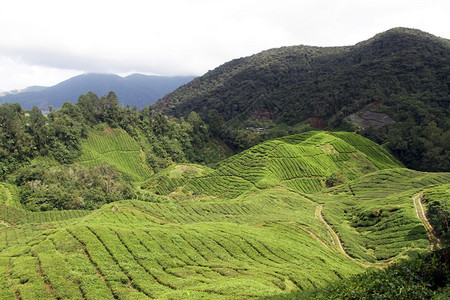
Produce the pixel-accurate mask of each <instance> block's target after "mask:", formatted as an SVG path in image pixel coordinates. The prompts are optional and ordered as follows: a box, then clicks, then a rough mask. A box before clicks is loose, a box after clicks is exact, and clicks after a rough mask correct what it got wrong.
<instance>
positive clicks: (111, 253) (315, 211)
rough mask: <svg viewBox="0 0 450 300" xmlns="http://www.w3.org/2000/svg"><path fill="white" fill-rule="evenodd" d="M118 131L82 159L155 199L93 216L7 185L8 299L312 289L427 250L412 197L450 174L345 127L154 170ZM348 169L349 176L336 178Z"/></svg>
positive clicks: (2, 264)
mask: <svg viewBox="0 0 450 300" xmlns="http://www.w3.org/2000/svg"><path fill="white" fill-rule="evenodd" d="M106 129H107V130H103V131H99V132H97V133H94V132H92V133H91V134H89V136H88V138H87V140H86V141H85V142H83V143H82V147H83V153H84V154H83V155H82V156H81V157H80V158H79V163H81V164H84V165H86V164H88V165H92V166H93V165H96V164H98V165H100V164H102V162H103V161H108V163H110V164H112V165H116V166H117V168H118V169H120V170H121V171H122V172H124V173H127V174H129V176H130V178H133V180H135V182H143V184H139V185H140V189H141V190H145V191H147V192H149V193H150V192H151V195H153V196H151V197H150V198H147V199H146V201H141V200H138V198H136V199H134V200H121V201H116V202H112V203H109V204H105V205H103V206H102V207H101V208H99V209H96V210H93V211H87V210H63V211H48V212H30V211H27V210H25V209H24V208H23V207H22V205H21V203H20V202H19V199H18V194H17V191H16V189H15V188H14V186H12V185H9V184H6V183H5V184H2V191H3V192H2V195H4V196H2V197H3V198H2V203H1V206H0V208H1V210H0V217H1V219H2V221H3V223H2V229H1V231H0V249H1V251H0V270H1V272H2V276H1V278H3V279H2V281H1V283H0V284H1V288H0V291H1V296H2V299H17V298H20V299H63V298H69V299H114V298H119V299H148V298H158V299H160V298H161V299H179V298H189V299H191V298H192V299H194V298H211V299H221V298H223V299H239V298H242V299H247V298H254V297H261V296H270V295H278V294H283V293H289V292H292V291H298V290H303V291H308V290H311V289H314V288H316V287H320V286H322V285H324V284H327V283H330V282H334V281H338V280H340V279H342V278H347V277H349V276H350V275H352V274H359V273H361V272H363V271H364V270H365V269H366V268H367V267H370V266H372V267H383V266H386V264H388V263H389V262H391V261H395V260H398V259H399V258H405V257H408V256H410V255H411V254H412V252H417V251H425V250H427V249H428V248H429V241H428V236H427V231H426V230H425V228H424V227H423V225H422V222H421V220H420V219H419V218H417V215H416V209H415V207H414V202H413V201H412V198H413V196H415V195H416V194H417V193H419V192H421V191H423V190H426V189H428V188H429V187H434V186H439V185H444V184H447V183H448V182H449V181H450V174H448V173H423V172H417V171H412V170H408V169H405V168H403V167H402V166H401V164H399V163H398V161H397V160H396V159H395V158H393V157H392V156H390V155H389V154H388V153H387V152H385V151H384V150H383V149H382V148H381V147H379V146H377V145H376V144H374V143H373V142H371V141H369V140H366V139H364V138H362V137H359V136H357V135H355V134H352V133H343V132H336V133H331V132H308V133H305V134H299V135H294V136H288V137H284V138H280V139H276V140H272V141H268V142H265V143H262V144H260V145H258V146H255V147H253V148H250V149H249V150H246V151H244V152H242V153H240V154H238V155H236V156H232V157H230V158H228V159H226V160H225V161H223V162H221V163H220V164H219V165H218V166H217V168H215V169H211V168H207V167H204V166H201V165H195V164H177V165H174V166H172V167H169V168H168V169H166V170H164V171H161V172H159V173H156V174H154V175H151V174H150V172H149V173H148V175H147V176H144V175H142V174H144V170H142V171H141V168H142V167H139V166H141V165H140V164H139V163H138V162H139V160H140V158H139V157H142V154H140V152H139V148H136V149H135V150H133V147H134V146H132V145H137V144H134V143H133V142H131V141H129V142H123V141H126V140H127V139H129V138H130V137H129V136H128V135H127V134H126V133H125V132H121V133H119V132H120V131H117V130H110V129H108V128H106ZM105 134H110V139H108V141H102V136H104V135H105ZM114 139H118V140H117V141H116V142H114ZM100 141H102V142H100ZM96 143H101V145H102V147H101V149H103V152H102V153H98V152H97V151H96V150H95V149H99V148H98V147H97V148H96ZM108 143H109V144H108ZM94 157H95V159H94ZM355 159H356V161H355ZM123 161H126V162H128V164H129V166H131V167H128V168H122V167H121V165H122V164H123V163H122V162H123ZM134 161H135V162H136V165H135V166H133V164H134ZM336 172H338V173H339V178H340V182H339V184H336V183H335V182H334V183H333V184H331V183H330V182H331V181H330V180H328V181H327V179H329V178H330V177H333V176H331V175H333V174H336ZM327 182H328V183H327ZM327 185H329V186H328V187H327ZM331 185H333V186H331ZM386 200H388V201H386Z"/></svg>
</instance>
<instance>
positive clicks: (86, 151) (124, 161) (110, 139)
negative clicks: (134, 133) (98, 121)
mask: <svg viewBox="0 0 450 300" xmlns="http://www.w3.org/2000/svg"><path fill="white" fill-rule="evenodd" d="M81 148H82V151H83V152H82V153H83V154H82V155H81V157H80V158H79V159H78V160H79V162H80V163H81V164H82V165H85V166H99V165H101V164H102V163H107V164H109V165H112V166H114V167H115V168H116V169H117V170H118V171H120V172H122V173H124V174H127V175H128V176H130V177H131V178H132V179H133V180H135V181H143V180H145V179H147V178H149V177H150V175H151V174H153V172H152V170H151V169H150V168H149V167H148V166H147V165H146V162H145V155H144V152H142V150H141V148H140V147H139V145H138V144H137V142H136V141H135V140H134V139H133V138H132V137H131V136H130V135H128V134H127V133H126V132H125V131H124V130H123V129H111V128H109V127H105V129H104V130H103V131H98V130H95V131H94V130H92V131H90V132H89V136H88V138H87V139H85V140H84V141H83V143H82V144H81Z"/></svg>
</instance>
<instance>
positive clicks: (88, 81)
mask: <svg viewBox="0 0 450 300" xmlns="http://www.w3.org/2000/svg"><path fill="white" fill-rule="evenodd" d="M192 79H193V77H189V76H186V77H181V76H180V77H162V76H150V75H143V74H132V75H129V76H127V77H120V76H118V75H113V74H82V75H79V76H75V77H73V78H70V79H67V80H65V81H63V82H61V83H59V84H57V85H55V86H51V87H47V88H42V87H39V88H38V89H36V88H30V89H25V90H23V91H21V92H20V93H15V94H7V95H4V96H1V95H0V103H4V102H9V103H19V104H20V105H21V106H22V107H23V108H25V109H31V107H32V106H34V105H35V106H37V107H39V108H40V109H41V110H44V111H45V110H48V107H49V106H50V105H52V106H53V107H54V108H59V107H61V106H62V104H63V103H64V102H65V101H71V102H73V103H76V101H77V100H78V97H79V96H80V95H83V94H86V93H88V92H93V93H96V94H98V95H106V94H108V93H109V92H110V91H114V92H115V93H116V94H117V96H118V97H119V99H120V100H121V103H122V104H124V105H130V106H133V105H136V106H137V107H138V108H142V107H144V106H146V105H150V104H152V103H154V102H156V101H157V100H158V99H160V98H161V97H163V96H164V95H165V94H167V93H169V92H171V91H173V90H175V89H176V88H178V87H179V86H181V85H183V84H185V83H187V82H188V81H190V80H192Z"/></svg>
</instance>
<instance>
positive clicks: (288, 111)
mask: <svg viewBox="0 0 450 300" xmlns="http://www.w3.org/2000/svg"><path fill="white" fill-rule="evenodd" d="M449 62H450V42H449V40H446V39H440V38H437V37H434V36H432V35H430V34H426V33H424V32H421V31H418V30H412V29H405V28H396V29H392V30H389V31H387V32H384V33H381V34H378V35H377V36H375V37H374V38H372V39H369V40H367V41H365V42H361V43H359V44H356V45H354V46H349V47H310V46H292V47H283V48H278V49H271V50H267V51H264V52H261V53H259V54H255V55H253V56H250V57H245V58H240V59H236V60H233V61H230V62H228V63H226V64H224V65H222V66H220V67H218V68H216V69H214V70H213V71H210V72H208V73H207V74H205V75H204V76H201V77H198V78H195V79H194V80H193V81H191V82H190V83H188V84H187V85H185V86H182V87H180V88H179V89H177V90H175V91H174V92H173V93H170V94H168V95H167V96H165V97H164V98H163V99H161V100H159V101H158V102H157V103H156V104H155V105H154V106H153V107H154V109H155V110H158V111H162V112H163V113H166V114H170V115H174V116H186V115H187V114H188V113H189V112H190V111H192V110H194V111H196V112H198V113H201V114H202V115H203V116H204V117H206V116H207V112H208V110H210V109H217V110H218V111H219V113H221V114H222V116H223V117H224V118H225V120H227V121H228V120H231V119H234V118H239V119H243V120H245V119H247V118H253V119H257V118H263V117H265V118H270V119H273V120H282V121H286V122H291V123H295V122H299V121H304V120H306V119H308V118H314V117H317V118H326V119H327V120H330V119H332V118H333V117H335V118H336V117H339V115H341V114H343V115H350V114H351V113H355V112H357V111H358V110H360V109H362V108H364V107H365V106H366V105H367V104H371V103H375V104H384V105H388V106H394V105H395V102H396V100H398V98H399V97H401V96H404V95H411V94H417V93H420V94H425V93H429V95H428V97H427V99H424V101H426V102H427V103H428V102H429V103H434V105H437V106H445V104H446V103H448V102H447V101H448V86H447V76H448V75H450V68H449V67H448V66H449Z"/></svg>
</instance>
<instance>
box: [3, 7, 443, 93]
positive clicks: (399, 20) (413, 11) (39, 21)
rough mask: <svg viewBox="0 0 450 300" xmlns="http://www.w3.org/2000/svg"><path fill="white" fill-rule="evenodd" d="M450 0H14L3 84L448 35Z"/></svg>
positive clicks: (188, 68) (193, 70)
mask: <svg viewBox="0 0 450 300" xmlns="http://www.w3.org/2000/svg"><path fill="white" fill-rule="evenodd" d="M5 2H6V3H5ZM447 2H448V1H447V0H445V1H444V0H442V1H441V0H426V1H422V0H408V1H406V0H366V1H360V0H359V1H356V0H341V1H332V0H306V1H304V0H302V1H299V0H296V1H294V0H277V1H264V0H262V1H261V0H260V1H257V0H239V1H238V0H228V1H214V0H209V1H207V0H193V1H192V0H190V1H183V0H165V1H146V0H126V1H117V0H110V1H104V0H89V1H87V0H79V1H73V0H70V1H56V0H41V1H34V0H30V1H26V0H6V1H3V2H2V4H1V9H0V56H1V57H3V59H2V60H1V61H0V63H1V64H2V65H0V89H7V88H11V87H12V85H13V84H17V85H19V84H21V85H20V86H14V87H23V86H24V85H29V84H35V83H37V79H39V78H40V79H42V78H46V77H48V78H56V77H58V76H59V75H57V74H58V73H59V74H60V76H61V77H58V78H60V80H62V79H65V78H64V77H62V76H66V75H68V74H73V73H76V72H113V73H121V74H123V73H130V72H142V73H152V74H162V75H176V74H180V75H187V74H197V75H201V74H203V73H204V72H206V71H207V70H209V69H213V68H215V67H217V66H218V65H220V64H222V63H224V62H226V61H229V60H231V59H233V58H237V57H241V56H247V55H251V54H254V53H257V52H260V51H262V50H265V49H268V48H273V47H280V46H289V45H297V44H306V45H315V46H337V45H349V44H354V43H356V42H359V41H362V40H365V39H368V38H370V37H372V36H373V35H375V34H376V33H379V32H381V31H384V30H387V29H389V28H392V27H396V26H406V27H413V28H418V29H422V30H424V31H427V32H430V33H432V34H435V35H438V36H442V37H447V38H448V37H449V36H450V23H449V20H448V19H449V18H448V16H449V15H450V5H449V4H448V3H447ZM6 58H7V59H8V60H5V59H6ZM5 61H9V64H8V63H5ZM4 64H5V65H7V66H8V65H9V67H5V66H4ZM12 65H16V67H14V68H13V67H12ZM27 68H29V70H27ZM74 70H75V71H74ZM8 72H12V73H8ZM21 72H23V74H22V75H19V74H20V73H21ZM8 74H9V75H8ZM34 76H36V77H34ZM8 77H10V78H8ZM11 78H16V80H11ZM21 78H23V81H21V80H22V79H21ZM32 78H37V79H36V81H33V79H32ZM25 79H27V80H28V81H27V80H25ZM48 81H51V80H48ZM21 82H22V83H21Z"/></svg>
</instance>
